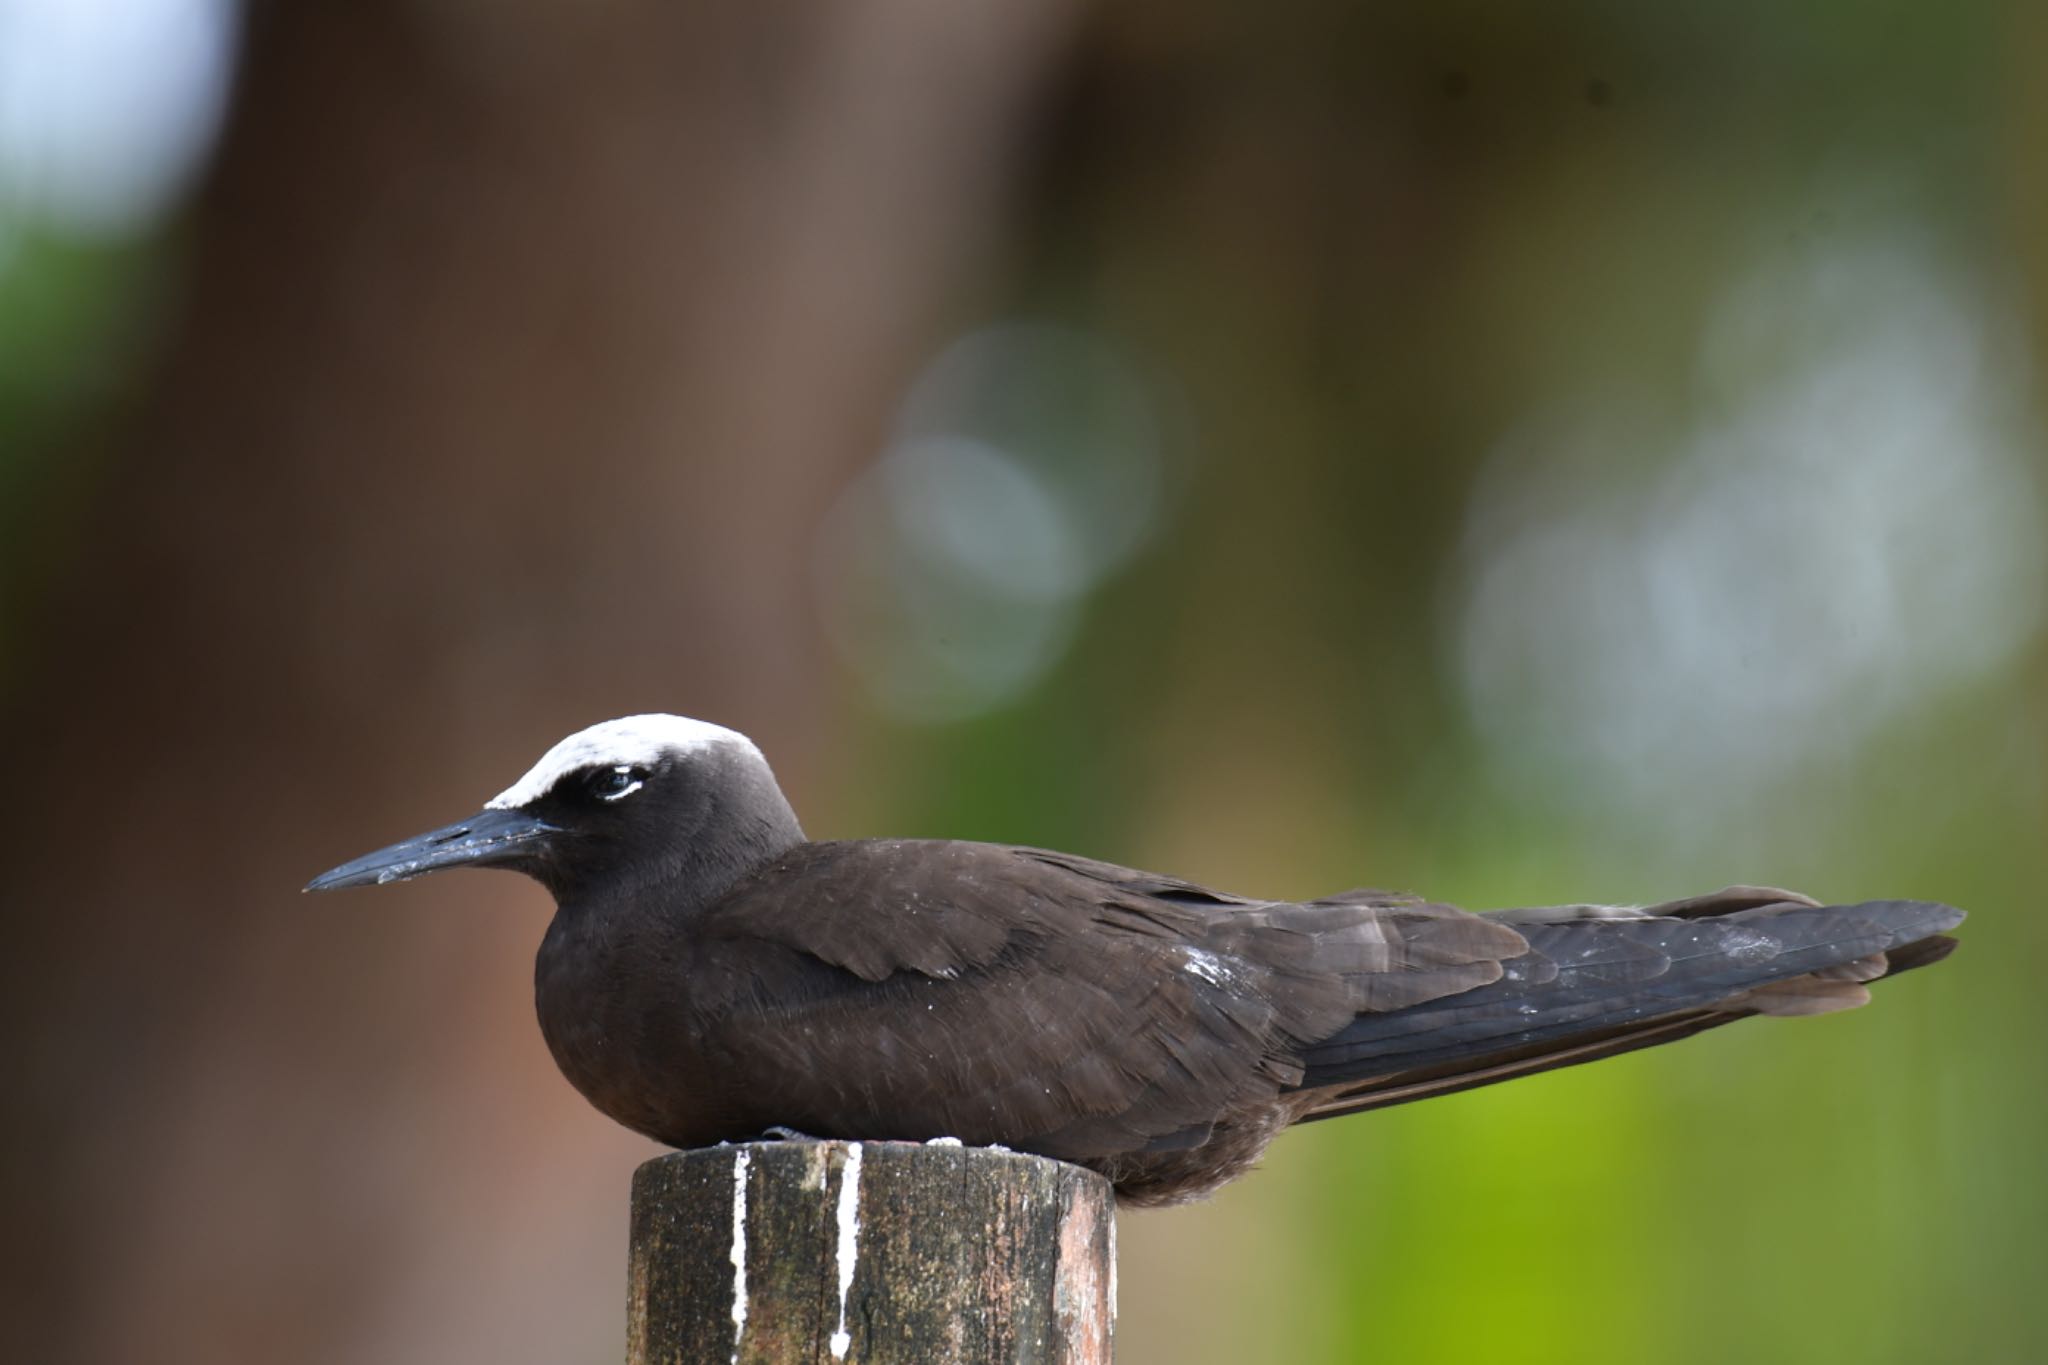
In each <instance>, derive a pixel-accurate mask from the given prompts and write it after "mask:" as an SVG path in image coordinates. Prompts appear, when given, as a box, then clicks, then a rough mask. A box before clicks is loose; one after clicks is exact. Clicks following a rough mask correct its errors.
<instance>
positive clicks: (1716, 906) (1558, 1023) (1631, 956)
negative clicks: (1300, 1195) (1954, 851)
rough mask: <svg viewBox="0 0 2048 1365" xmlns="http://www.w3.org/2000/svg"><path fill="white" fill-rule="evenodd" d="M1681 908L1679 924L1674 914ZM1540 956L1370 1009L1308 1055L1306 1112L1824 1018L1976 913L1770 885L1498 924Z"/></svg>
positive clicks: (1379, 1102)
mask: <svg viewBox="0 0 2048 1365" xmlns="http://www.w3.org/2000/svg"><path fill="white" fill-rule="evenodd" d="M1670 912H1675V913H1670ZM1498 918H1499V919H1501V920H1502V921H1503V922H1506V923H1511V924H1513V925H1514V927H1515V928H1516V929H1517V930H1518V931H1519V932H1521V933H1522V935H1523V936H1524V937H1525V938H1527V939H1528V941H1529V945H1530V952H1529V953H1528V954H1527V955H1525V956H1523V957H1519V958H1515V959H1512V960H1510V961H1509V962H1507V963H1505V964H1504V966H1505V968H1506V971H1505V973H1504V974H1503V976H1502V978H1501V979H1500V980H1499V981H1497V982H1494V983H1492V984H1491V985H1487V986H1482V987H1479V988H1477V989H1475V990H1470V991H1466V992H1463V993H1461V994H1458V995H1454V996H1449V997H1446V998H1443V999H1439V1000H1435V1001H1430V1002H1428V1003H1426V1004H1422V1005H1418V1006H1415V1007H1412V1008H1409V1009H1403V1010H1394V1011H1390V1012H1387V1013H1381V1014H1363V1015H1360V1016H1359V1017H1358V1018H1357V1019H1355V1020H1354V1021H1353V1022H1352V1023H1351V1024H1350V1025H1349V1026H1347V1027H1346V1028H1344V1029H1342V1030H1340V1031H1339V1032H1338V1033H1336V1034H1335V1035H1333V1036H1332V1037H1330V1038H1328V1039H1325V1040H1323V1041H1322V1042H1320V1043H1317V1044H1316V1045H1315V1046H1313V1047H1311V1048H1309V1049H1307V1052H1306V1061H1307V1067H1306V1070H1305V1072H1304V1075H1303V1077H1302V1081H1301V1084H1300V1090H1301V1091H1302V1092H1306V1094H1305V1098H1309V1099H1310V1103H1309V1104H1308V1105H1307V1106H1306V1107H1305V1109H1304V1112H1303V1114H1302V1117H1303V1118H1304V1119H1307V1118H1326V1117H1333V1116H1335V1115H1337V1114H1342V1113H1351V1112H1355V1111H1357V1110H1360V1109H1369V1108H1379V1107H1382V1106H1385V1105H1390V1104H1400V1103H1404V1102H1406V1101H1408V1100H1413V1099H1421V1098H1424V1097H1426V1096H1430V1095H1438V1094H1446V1093H1450V1092H1453V1091H1457V1090H1464V1089H1469V1088H1471V1087H1473V1086H1476V1085H1487V1084H1492V1083H1493V1082H1495V1081H1500V1080H1507V1079H1509V1078H1511V1077H1514V1076H1521V1075H1530V1074H1534V1073H1536V1072H1539V1071H1547V1070H1551V1069H1553V1068H1556V1067H1562V1066H1572V1065H1577V1064H1578V1063H1580V1062H1587V1061H1593V1060H1596V1059H1598V1058H1601V1057H1610V1056H1615V1055H1617V1054H1619V1053H1622V1052H1630V1051H1634V1050H1635V1049H1637V1048H1641V1047H1650V1046H1654V1045H1656V1044H1659V1043H1665V1042H1671V1041H1674V1040H1676V1039H1678V1038H1682V1037H1688V1036H1690V1035H1691V1034H1694V1033H1698V1032H1700V1031H1702V1030H1704V1029H1708V1028H1715V1027H1718V1026H1719V1025H1721V1024H1725V1023H1729V1022H1732V1021H1733V1020H1735V1019H1739V1018H1743V1017H1745V1016H1747V1015H1751V1014H1776V1015H1797V1014H1817V1013H1824V1012H1827V1011H1830V1010H1837V1009H1846V1008H1852V1007H1854V1006H1856V1005H1860V1004H1862V1003H1864V1001H1865V1000H1867V999H1868V992H1867V990H1866V989H1865V984H1864V983H1866V982H1868V981H1872V980H1875V979H1877V978H1879V977H1882V976H1885V975H1889V974H1892V973H1896V972H1899V971H1905V970H1909V969H1911V968H1913V967H1918V966H1924V965H1926V964H1927V963H1929V962H1934V961H1938V960H1940V958H1942V957H1944V956H1946V955H1947V954H1948V952H1949V951H1951V950H1952V949H1953V947H1954V943H1955V941H1954V940H1953V939H1949V938H1946V937H1944V936H1943V933H1942V931H1944V930H1946V929H1950V928H1953V927H1954V926H1955V925H1956V924H1958V923H1959V922H1961V920H1962V913H1961V912H1960V911H1957V910H1955V909H1953V908H1951V907H1949V906H1946V905H1938V904H1934V903H1932V902H1926V901H1870V902H1865V903H1863V904H1860V905H1842V906H1822V905H1817V904H1815V903H1813V902H1812V901H1809V900H1808V899H1807V898H1805V897H1803V896H1794V895H1792V894H1790V893H1786V892H1778V891H1773V890H1768V889H1764V888H1750V887H1743V888H1731V889H1730V891H1728V892H1723V893H1718V894H1717V895H1716V896H1706V897H1696V898H1693V899H1692V900H1688V901H1680V902H1672V903H1671V904H1670V905H1669V906H1658V907H1654V908H1653V909H1651V910H1649V911H1640V910H1623V909H1618V908H1613V907H1595V906H1567V907H1560V908H1557V909H1555V910H1552V911H1548V912H1546V911H1536V910H1523V911H1513V912H1507V913H1506V914H1503V915H1500V916H1498Z"/></svg>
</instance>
